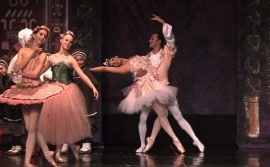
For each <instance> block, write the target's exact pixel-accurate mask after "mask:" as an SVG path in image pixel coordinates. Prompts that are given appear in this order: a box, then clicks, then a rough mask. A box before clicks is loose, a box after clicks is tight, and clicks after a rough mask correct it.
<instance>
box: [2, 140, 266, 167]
mask: <svg viewBox="0 0 270 167" xmlns="http://www.w3.org/2000/svg"><path fill="white" fill-rule="evenodd" d="M135 149H136V147H135V146H127V145H123V146H106V147H104V148H103V147H97V148H93V151H92V153H90V154H85V155H82V156H81V161H79V162H75V160H74V158H73V156H72V153H69V154H65V155H64V156H65V157H67V158H68V163H67V164H59V166H67V167H89V166H91V167H184V166H186V167H259V166H260V167H269V166H270V150H269V149H238V148H236V147H229V146H228V147H219V148H215V147H212V148H209V147H208V148H206V150H205V152H204V153H200V152H199V151H198V150H197V149H196V148H195V147H193V146H190V147H187V148H186V150H187V151H186V153H185V154H181V155H176V154H175V152H174V151H173V150H172V149H171V148H170V146H168V147H165V146H162V148H158V147H155V148H153V150H151V151H150V152H149V153H147V154H140V153H135V152H134V151H135ZM23 160H24V154H22V155H5V154H4V155H1V157H0V166H1V167H20V166H23ZM33 162H34V163H35V164H37V165H38V166H40V167H49V166H50V165H49V164H48V163H47V162H46V160H45V159H44V157H43V156H42V155H39V156H36V157H33Z"/></svg>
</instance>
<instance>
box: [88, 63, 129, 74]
mask: <svg viewBox="0 0 270 167" xmlns="http://www.w3.org/2000/svg"><path fill="white" fill-rule="evenodd" d="M89 70H90V71H93V72H110V73H116V74H128V73H131V68H130V64H129V63H125V64H124V65H122V66H120V67H107V66H100V67H93V68H90V69H89Z"/></svg>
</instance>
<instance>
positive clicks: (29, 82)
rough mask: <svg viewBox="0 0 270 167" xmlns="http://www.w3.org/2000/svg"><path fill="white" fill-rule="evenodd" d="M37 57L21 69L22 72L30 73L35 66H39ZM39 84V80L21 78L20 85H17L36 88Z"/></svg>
mask: <svg viewBox="0 0 270 167" xmlns="http://www.w3.org/2000/svg"><path fill="white" fill-rule="evenodd" d="M39 63H40V62H39V56H35V57H33V58H32V59H31V60H30V61H29V62H28V63H27V65H26V66H25V67H24V68H23V69H22V72H24V73H27V72H32V71H33V70H34V69H35V68H36V66H37V65H38V64H39ZM40 83H41V80H40V78H39V77H38V78H27V77H22V80H21V83H20V84H19V85H21V86H23V87H29V86H30V87H32V86H37V85H39V84H40Z"/></svg>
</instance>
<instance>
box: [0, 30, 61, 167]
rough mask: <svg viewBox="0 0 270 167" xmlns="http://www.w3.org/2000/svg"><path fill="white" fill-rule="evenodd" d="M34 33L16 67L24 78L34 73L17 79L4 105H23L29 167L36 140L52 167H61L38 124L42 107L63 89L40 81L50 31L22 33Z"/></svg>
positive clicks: (23, 49)
mask: <svg viewBox="0 0 270 167" xmlns="http://www.w3.org/2000/svg"><path fill="white" fill-rule="evenodd" d="M29 32H30V33H32V35H31V38H30V40H29V41H27V47H25V48H22V49H20V50H19V53H18V60H17V61H16V65H15V69H14V70H15V71H14V72H15V73H17V74H18V75H22V74H23V73H28V72H31V75H22V77H21V80H17V85H16V86H14V87H12V88H11V89H8V90H6V91H5V92H4V93H3V94H1V96H0V102H1V103H7V104H10V105H18V104H21V106H22V113H23V117H24V122H25V128H26V130H27V132H28V135H27V139H26V146H25V147H26V148H25V160H24V166H25V167H34V166H35V165H32V164H31V163H30V160H31V156H32V152H33V149H34V147H35V144H36V141H38V144H39V145H40V147H41V149H42V151H43V153H44V155H45V158H46V159H47V161H48V162H49V163H50V164H51V165H52V166H57V164H56V163H55V161H54V159H53V154H54V152H53V151H49V149H48V146H47V144H46V142H45V140H44V137H43V135H42V133H40V131H39V129H38V128H37V127H38V121H39V117H40V112H41V108H42V103H43V102H45V101H46V100H50V98H53V97H54V96H56V95H57V94H58V93H59V92H61V91H63V88H62V87H60V86H58V85H52V84H48V83H45V82H42V81H41V79H40V74H41V71H42V69H43V67H44V63H45V61H46V59H47V54H46V53H45V52H43V49H42V45H43V44H44V43H45V41H46V39H47V37H48V35H49V33H50V30H49V28H48V27H46V26H37V27H36V28H35V29H33V31H29V29H23V30H22V32H21V33H29Z"/></svg>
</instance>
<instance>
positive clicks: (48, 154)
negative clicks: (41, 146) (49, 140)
mask: <svg viewBox="0 0 270 167" xmlns="http://www.w3.org/2000/svg"><path fill="white" fill-rule="evenodd" d="M53 155H54V152H53V151H47V152H45V153H44V156H45V158H46V160H47V161H48V162H49V163H50V164H51V165H52V166H54V167H58V165H57V164H56V162H55V161H54V159H53Z"/></svg>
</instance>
